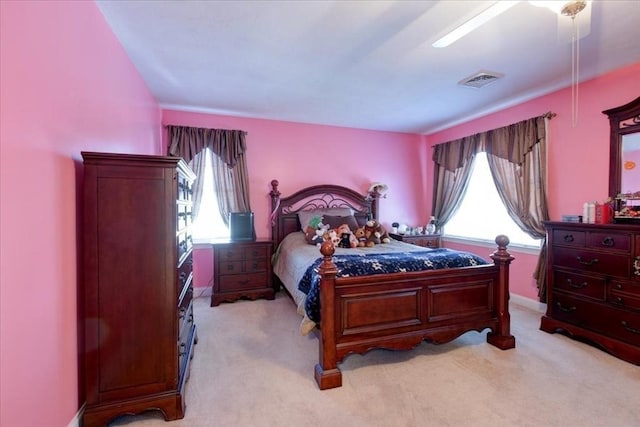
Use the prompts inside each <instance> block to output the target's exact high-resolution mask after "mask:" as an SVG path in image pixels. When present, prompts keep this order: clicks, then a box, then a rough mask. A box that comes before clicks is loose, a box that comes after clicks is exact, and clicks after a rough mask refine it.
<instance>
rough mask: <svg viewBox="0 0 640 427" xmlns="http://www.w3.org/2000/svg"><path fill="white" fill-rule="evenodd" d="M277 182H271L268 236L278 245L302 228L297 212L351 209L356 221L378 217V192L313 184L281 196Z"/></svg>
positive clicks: (361, 221)
mask: <svg viewBox="0 0 640 427" xmlns="http://www.w3.org/2000/svg"><path fill="white" fill-rule="evenodd" d="M278 185H279V182H278V181H277V180H275V179H274V180H273V181H271V191H270V192H269V195H270V196H271V238H272V239H273V242H274V245H275V247H276V248H277V247H278V245H279V244H280V242H281V241H282V239H284V237H285V236H286V235H287V234H289V233H293V232H296V231H300V230H301V229H302V228H301V227H302V226H301V224H300V221H299V220H298V212H300V211H308V210H313V209H320V208H343V207H346V208H350V209H352V210H353V212H354V216H355V217H356V219H357V220H358V222H359V223H364V222H365V221H367V220H368V219H371V218H377V217H378V215H377V214H378V195H377V193H375V192H372V193H370V194H368V195H367V194H365V195H363V194H361V193H359V192H357V191H355V190H352V189H350V188H347V187H342V186H339V185H331V184H326V185H314V186H311V187H307V188H303V189H301V190H299V191H296V192H295V193H293V194H292V195H290V196H288V197H281V195H280V191H278Z"/></svg>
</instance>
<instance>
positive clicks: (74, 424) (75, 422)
mask: <svg viewBox="0 0 640 427" xmlns="http://www.w3.org/2000/svg"><path fill="white" fill-rule="evenodd" d="M83 412H84V404H82V406H81V407H80V409H78V412H77V413H76V415H75V417H73V419H72V420H71V421H70V422H69V425H68V426H67V427H80V418H82V413H83Z"/></svg>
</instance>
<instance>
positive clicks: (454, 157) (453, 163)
mask: <svg viewBox="0 0 640 427" xmlns="http://www.w3.org/2000/svg"><path fill="white" fill-rule="evenodd" d="M480 141H481V138H480V135H472V136H467V137H464V138H461V139H457V140H455V141H451V142H447V143H444V144H438V145H436V146H435V147H434V150H433V162H434V175H433V179H434V184H433V187H434V189H433V216H435V217H436V228H437V229H438V230H439V229H440V227H441V226H443V225H444V224H446V223H447V221H449V219H450V218H451V216H452V215H453V213H454V212H455V211H456V209H458V206H459V205H460V203H461V202H462V198H463V196H464V193H465V192H466V190H467V186H468V185H469V178H470V177H471V170H472V168H473V158H474V156H475V155H476V153H477V152H478V151H480V150H481V147H480Z"/></svg>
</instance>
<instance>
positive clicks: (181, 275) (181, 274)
mask: <svg viewBox="0 0 640 427" xmlns="http://www.w3.org/2000/svg"><path fill="white" fill-rule="evenodd" d="M177 275H178V277H177V279H178V281H177V284H178V286H176V289H177V291H178V295H180V294H182V292H183V290H184V287H185V286H186V285H187V283H188V282H189V280H190V279H192V275H193V251H191V252H189V254H188V255H187V256H186V258H185V259H184V261H183V262H182V263H181V264H180V266H179V267H178V270H177Z"/></svg>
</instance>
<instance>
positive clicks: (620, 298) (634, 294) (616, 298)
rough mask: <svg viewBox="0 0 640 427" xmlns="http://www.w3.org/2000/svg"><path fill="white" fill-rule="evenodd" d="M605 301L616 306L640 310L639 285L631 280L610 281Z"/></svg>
mask: <svg viewBox="0 0 640 427" xmlns="http://www.w3.org/2000/svg"><path fill="white" fill-rule="evenodd" d="M607 301H609V302H610V303H611V304H613V305H614V306H615V307H617V308H622V309H627V310H635V311H639V312H640V285H639V284H637V283H631V282H622V281H612V282H611V283H609V287H608V290H607Z"/></svg>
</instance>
